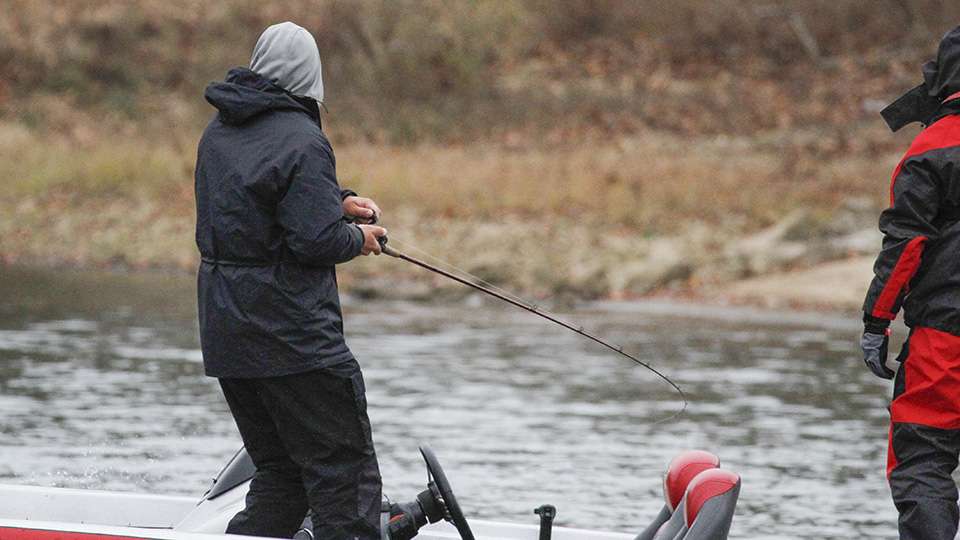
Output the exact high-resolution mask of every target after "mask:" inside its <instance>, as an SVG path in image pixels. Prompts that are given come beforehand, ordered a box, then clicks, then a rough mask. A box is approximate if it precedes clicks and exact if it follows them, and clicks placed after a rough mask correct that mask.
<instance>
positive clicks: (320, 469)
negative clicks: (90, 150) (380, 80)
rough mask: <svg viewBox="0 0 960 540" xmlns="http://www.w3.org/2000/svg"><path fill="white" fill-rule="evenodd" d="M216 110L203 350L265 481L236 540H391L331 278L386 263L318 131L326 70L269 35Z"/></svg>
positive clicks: (207, 179) (297, 39) (378, 231)
mask: <svg viewBox="0 0 960 540" xmlns="http://www.w3.org/2000/svg"><path fill="white" fill-rule="evenodd" d="M205 97H206V99H207V101H209V102H210V104H212V105H213V106H214V107H216V109H217V114H216V116H215V117H214V119H213V120H212V121H211V122H210V124H209V126H208V127H207V129H206V131H205V132H204V134H203V137H202V139H201V141H200V145H199V149H198V154H197V168H196V198H197V246H198V247H199V249H200V255H201V258H202V262H201V263H200V269H199V272H198V278H197V289H198V295H197V296H198V304H199V319H200V340H201V347H202V350H203V361H204V366H205V369H206V373H207V374H208V375H210V376H212V377H217V378H218V379H219V382H220V385H221V388H222V389H223V393H224V397H225V398H226V401H227V404H228V405H229V406H230V411H231V413H232V414H233V417H234V419H235V421H236V424H237V428H238V429H239V431H240V436H241V437H242V439H243V442H244V446H245V447H246V449H247V451H248V453H249V454H250V457H251V458H252V460H253V462H254V465H255V466H256V474H255V476H254V478H253V480H252V482H251V484H250V491H249V493H248V495H247V499H246V508H245V509H244V510H243V511H242V512H240V513H239V514H237V515H236V516H235V517H234V518H233V519H232V520H231V521H230V524H229V526H228V528H227V531H226V532H228V533H232V534H244V535H255V536H271V537H286V538H291V537H292V536H293V535H294V533H295V532H296V530H297V527H298V526H299V525H300V524H301V522H303V520H304V517H305V516H306V514H307V510H308V507H309V509H310V510H312V512H313V515H312V523H313V533H314V535H315V537H316V538H324V539H331V540H338V539H343V540H347V539H350V540H356V539H361V540H374V539H377V540H378V539H379V538H380V521H379V520H380V504H381V501H380V498H381V493H380V490H381V488H380V473H379V468H378V466H377V458H376V454H375V452H374V449H373V440H372V437H371V431H370V422H369V419H368V417H367V409H366V397H365V389H364V383H363V377H362V375H361V373H360V368H359V366H358V364H357V362H356V360H355V359H354V358H353V355H352V354H351V352H350V349H348V348H347V344H346V343H345V341H344V336H343V320H342V316H341V311H340V300H339V297H338V293H337V277H336V270H335V265H337V264H340V263H344V262H347V261H349V260H350V259H353V258H354V257H356V256H357V255H361V254H368V253H379V252H380V248H379V245H378V244H377V237H379V236H383V235H384V234H386V231H385V230H384V229H382V228H380V227H377V226H375V225H354V224H351V223H349V222H348V221H347V219H346V218H347V217H348V216H347V215H345V212H346V213H347V214H349V215H350V217H353V218H361V219H362V218H367V219H369V218H376V217H377V214H378V213H379V209H378V208H377V207H376V204H375V203H373V201H370V200H369V199H362V198H359V197H356V196H355V195H356V194H354V193H353V192H350V191H345V190H342V189H341V188H340V186H339V185H338V184H337V177H336V172H335V161H334V157H333V151H332V150H331V148H330V143H329V142H328V141H327V139H326V137H325V136H324V134H323V132H322V131H321V128H320V116H319V109H318V104H317V102H318V101H319V100H322V99H323V86H322V80H321V78H320V56H319V52H318V51H317V47H316V42H315V41H314V40H313V37H312V36H311V35H310V34H309V33H308V32H307V31H306V30H305V29H303V28H301V27H299V26H297V25H295V24H293V23H281V24H278V25H274V26H271V27H270V28H268V29H267V30H266V31H265V32H264V33H263V35H261V37H260V40H259V41H258V42H257V46H256V48H255V50H254V55H253V59H252V60H251V69H245V68H236V69H233V70H230V72H229V73H228V74H227V77H226V80H225V81H224V82H222V83H212V84H211V85H210V86H209V87H208V88H207V91H206V94H205Z"/></svg>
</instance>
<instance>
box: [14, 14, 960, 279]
mask: <svg viewBox="0 0 960 540" xmlns="http://www.w3.org/2000/svg"><path fill="white" fill-rule="evenodd" d="M958 17H960V7H957V5H956V4H955V3H951V2H943V1H934V0H922V1H920V0H918V1H916V2H899V1H894V0H878V1H877V2H874V3H873V4H871V8H870V9H864V7H863V4H862V3H861V2H856V1H852V0H849V1H848V0H840V1H830V2H828V1H821V0H810V1H809V2H787V1H785V0H784V1H781V0H770V1H765V2H740V1H736V0H722V1H707V0H683V1H678V2H659V1H654V0H600V1H598V0H591V1H586V0H550V1H547V0H544V1H541V0H527V1H519V0H517V1H514V0H476V1H470V2H466V1H464V2H436V1H431V0H398V1H390V2H385V1H382V0H351V1H341V0H323V1H311V2H306V1H304V2H280V1H274V0H268V1H263V0H261V1H258V2H253V1H252V0H238V1H236V2H221V3H209V2H199V1H196V0H175V1H159V0H156V1H154V0H140V1H134V2H131V1H126V0H100V1H96V2H82V3H80V2H52V3H49V4H44V5H43V7H42V8H41V7H40V4H38V3H36V2H31V1H29V0H11V2H9V3H8V5H6V6H5V10H4V15H3V17H0V69H2V70H3V72H4V74H5V77H4V78H3V79H2V80H0V178H2V179H3V182H4V190H3V191H0V260H2V261H6V262H11V263H13V262H17V263H24V262H26V263H34V264H54V265H56V264H71V265H81V266H121V267H127V268H134V269H136V268H146V267H158V268H171V269H182V270H190V269H192V268H193V267H194V265H195V264H196V253H195V248H194V245H193V225H194V223H193V219H194V217H193V193H192V174H193V172H192V171H193V161H194V156H195V147H196V141H197V139H198V138H199V134H200V131H201V130H202V129H203V126H204V124H205V123H206V121H207V119H208V118H209V116H210V114H211V112H212V110H211V109H210V107H209V106H208V105H207V104H206V103H205V102H204V101H203V100H202V98H201V95H202V90H203V87H204V85H205V84H206V83H207V82H208V81H211V80H216V79H219V78H221V77H222V76H223V73H224V72H225V71H226V69H228V68H229V67H231V66H234V65H243V64H245V63H246V62H247V55H248V53H249V50H250V48H251V47H252V45H253V42H254V41H255V39H256V36H257V35H258V34H259V32H260V31H261V30H262V28H263V27H264V26H266V25H267V24H269V23H272V22H276V21H280V20H284V19H292V20H295V21H297V22H299V23H300V24H302V25H304V26H306V27H307V28H309V29H310V30H311V31H313V33H314V34H315V35H316V36H317V40H318V43H319V46H320V49H321V51H322V54H323V56H324V71H325V79H326V83H327V84H326V86H327V95H328V102H327V106H328V107H329V109H330V113H329V114H328V115H327V118H326V121H325V130H326V131H327V132H328V134H329V135H330V137H331V139H332V140H333V143H334V147H335V149H336V151H337V155H338V165H339V167H340V169H339V175H340V178H341V182H342V184H344V185H345V186H349V187H351V188H354V189H356V190H358V191H360V192H362V193H363V194H366V195H369V196H372V197H374V198H375V199H377V200H378V202H379V203H380V204H381V206H382V207H383V208H384V209H385V210H386V212H387V214H386V222H387V223H386V224H387V225H388V226H389V227H390V230H391V234H392V236H393V237H394V238H395V239H396V240H398V241H401V242H402V241H406V242H407V243H409V244H410V245H413V246H418V247H420V248H423V249H424V250H426V251H429V252H431V253H434V254H437V255H440V256H442V257H443V258H444V259H447V260H450V261H451V262H453V263H454V264H456V265H457V266H460V267H463V268H465V269H467V270H470V271H471V272H474V273H477V274H480V275H482V276H483V277H485V278H487V279H489V280H491V281H494V282H497V283H501V284H505V285H507V286H509V287H511V288H514V289H518V290H522V291H524V292H527V293H532V294H535V295H540V296H546V295H550V294H556V293H570V294H574V295H577V296H581V297H596V296H613V297H625V296H631V295H638V294H647V293H650V292H651V291H664V290H666V291H690V290H694V291H695V290H698V289H702V288H705V287H707V286H712V285H713V284H716V283H725V282H729V281H731V280H735V279H740V278H743V277H749V276H753V275H757V274H764V273H768V272H774V271H778V270H783V269H790V268H797V267H803V266H804V265H810V264H814V263H816V262H819V261H823V260H832V259H838V258H845V257H848V256H853V255H858V254H862V253H864V252H865V251H867V250H868V249H875V247H876V246H875V245H872V244H871V245H870V246H869V248H868V249H867V248H864V247H863V245H862V243H861V244H857V243H856V242H853V243H851V241H848V240H849V239H847V238H846V237H847V236H848V235H851V234H855V233H857V232H858V231H862V230H865V229H868V228H873V227H875V219H876V212H877V211H878V210H879V209H880V208H881V207H882V206H883V204H884V196H885V192H886V187H885V184H886V182H887V178H888V176H889V171H890V169H891V168H892V166H893V165H894V164H895V163H896V161H897V154H898V153H899V152H901V151H902V149H903V147H905V145H906V142H907V141H908V140H909V138H910V136H911V131H910V130H904V132H902V133H900V134H898V135H897V136H891V135H890V134H889V133H887V132H886V131H885V128H884V127H883V126H882V124H881V122H880V121H879V119H878V117H877V114H876V113H877V110H878V106H879V105H881V104H883V103H885V102H886V101H887V100H889V99H891V98H892V97H894V96H896V95H897V93H898V92H900V91H902V90H904V89H906V88H909V87H911V86H913V85H914V84H915V83H916V81H917V80H918V79H919V67H918V66H919V65H920V63H921V62H922V61H923V60H925V59H926V58H927V57H928V56H929V54H930V52H931V51H932V50H933V48H934V45H935V42H936V39H937V38H938V37H939V36H940V35H941V34H942V33H943V32H944V31H945V30H946V29H948V28H949V27H951V26H952V22H951V21H955V20H957V19H958ZM851 246H853V247H851ZM343 279H344V281H345V282H346V285H347V286H348V287H352V288H353V289H354V290H356V291H362V290H365V289H377V288H379V289H381V290H383V289H385V288H386V287H383V285H384V284H385V283H390V282H392V281H393V280H397V279H399V280H404V281H408V282H410V283H413V285H412V289H411V290H414V291H415V290H417V287H421V288H423V286H424V285H425V284H431V283H432V281H431V279H432V278H429V277H427V276H423V275H422V274H420V273H419V272H417V271H416V270H415V269H413V268H409V267H403V266H402V265H397V264H390V263H388V262H385V261H383V260H375V259H371V260H363V261H361V262H358V263H356V264H354V265H352V266H351V267H350V270H348V271H344V272H343ZM423 290H426V289H423Z"/></svg>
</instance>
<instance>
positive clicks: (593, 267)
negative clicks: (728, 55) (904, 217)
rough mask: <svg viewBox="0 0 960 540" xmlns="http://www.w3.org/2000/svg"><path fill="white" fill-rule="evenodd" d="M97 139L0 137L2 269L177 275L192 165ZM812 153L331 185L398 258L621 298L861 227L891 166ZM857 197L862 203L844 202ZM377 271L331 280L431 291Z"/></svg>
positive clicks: (182, 153)
mask: <svg viewBox="0 0 960 540" xmlns="http://www.w3.org/2000/svg"><path fill="white" fill-rule="evenodd" d="M868 136H870V135H869V134H868V133H865V134H864V137H868ZM103 137H104V138H102V139H101V138H100V137H95V138H94V139H95V142H94V143H91V144H89V145H87V144H78V143H76V142H73V141H72V140H71V139H69V138H63V139H57V138H55V137H47V136H43V137H41V136H38V135H36V134H35V133H34V132H32V131H31V130H30V129H28V128H24V127H19V128H15V127H11V126H9V125H8V126H6V127H5V128H4V129H3V130H0V155H3V156H8V157H9V159H3V160H0V176H2V177H4V178H8V179H11V180H10V181H9V182H8V183H7V188H8V189H7V190H6V191H5V192H4V194H3V195H0V215H2V216H3V218H2V219H0V254H2V256H3V258H4V260H5V261H6V262H8V263H13V262H16V263H40V264H71V265H82V266H121V267H128V268H133V269H136V268H148V267H150V268H152V267H159V268H171V269H180V270H184V271H189V270H192V269H193V268H194V266H195V264H196V259H197V255H196V250H195V246H194V244H193V226H194V214H193V211H194V210H193V204H194V203H193V192H192V168H193V152H192V150H191V151H188V150H185V149H184V148H181V147H179V146H178V145H177V144H175V143H169V142H166V143H165V142H164V141H162V140H146V139H137V138H133V139H131V138H129V137H125V138H123V137H113V136H109V135H103ZM810 140H820V139H819V138H818V136H817V134H816V133H809V134H802V133H790V134H788V135H776V134H769V135H767V136H766V137H754V138H746V137H742V138H729V137H700V138H697V139H692V140H691V139H689V138H681V137H678V136H674V135H664V134H650V135H648V136H642V137H632V138H627V137H624V138H621V139H619V140H616V141H609V142H604V143H594V144H591V145H588V146H575V145H561V146H554V147H547V146H544V147H531V148H510V147H505V146H498V145H495V144H488V145H461V146H453V145H437V144H420V145H416V146H406V147H395V146H384V145H372V144H369V143H352V144H343V145H340V146H339V147H338V148H337V156H338V164H339V167H340V169H339V175H340V178H341V182H342V183H343V185H345V186H349V187H351V188H354V189H356V190H357V191H359V192H361V193H363V194H365V195H369V196H372V197H374V198H375V199H377V200H378V202H379V203H380V204H381V206H382V207H383V208H384V209H385V212H386V216H385V224H386V225H387V226H388V227H389V228H390V231H391V235H392V236H393V237H394V238H395V239H396V240H397V241H398V242H402V244H398V245H400V246H401V247H406V246H415V247H418V248H420V249H423V250H425V251H427V252H430V253H432V254H435V255H438V256H441V257H442V258H444V259H446V260H448V261H450V262H452V263H453V264H455V265H457V266H459V267H462V268H464V269H466V270H469V271H470V272H473V273H476V274H478V275H481V276H482V277H484V278H485V279H488V280H490V281H493V282H496V283H500V284H503V285H506V286H508V287H511V288H515V289H518V290H522V291H524V292H528V293H532V294H536V295H550V294H557V293H571V294H576V295H578V296H584V297H597V296H615V297H623V296H631V295H636V294H644V293H647V292H650V291H651V290H658V289H659V290H662V289H664V288H667V289H671V288H672V289H679V290H688V289H695V288H696V287H698V286H701V285H704V284H712V283H716V282H723V281H727V280H730V279H736V278H740V277H744V276H747V275H750V274H752V273H755V272H756V271H757V270H756V269H751V268H750V267H744V266H743V265H742V264H741V263H740V258H739V257H738V256H736V255H731V254H730V249H731V246H733V245H735V244H736V243H737V242H738V241H740V239H741V238H743V237H746V236H749V235H750V234H753V233H756V232H757V231H760V230H763V229H765V228H767V227H771V226H776V225H777V224H778V223H779V222H781V221H782V220H783V219H784V218H785V217H786V216H791V215H795V213H796V210H797V209H804V216H803V218H802V224H801V225H800V226H796V227H793V228H792V229H791V232H789V233H788V234H789V235H792V236H791V238H789V239H791V240H798V241H810V242H817V241H820V240H822V239H824V238H830V237H835V236H838V235H843V234H847V233H849V232H853V231H856V230H859V229H860V228H863V227H869V226H871V224H872V221H873V219H874V212H875V211H876V209H878V208H879V207H881V206H882V205H883V197H884V191H885V190H884V187H883V186H884V182H885V178H886V176H887V174H888V169H889V167H890V165H891V164H892V163H894V162H895V161H896V155H895V154H890V155H886V156H883V157H882V159H875V158H874V157H873V156H871V155H860V156H856V155H855V156H846V155H839V154H838V155H836V156H834V157H826V158H824V157H823V156H819V155H811V153H810V150H809V149H808V148H807V146H808V145H809V144H810V143H809V141H810ZM186 144H187V142H186V141H185V142H183V143H182V145H186ZM857 193H864V194H870V195H869V196H861V197H859V198H858V197H852V196H851V195H852V194H857ZM851 199H853V201H854V202H855V204H852V203H851ZM834 255H835V256H836V255H837V254H834ZM840 255H842V254H840ZM811 262H816V261H815V260H813V261H811ZM388 264H389V263H386V262H385V261H383V260H381V259H372V258H371V259H370V260H363V261H361V262H360V263H358V264H354V265H352V266H351V267H350V269H349V270H345V271H344V272H343V279H344V280H345V282H346V284H347V286H348V287H354V288H356V289H358V290H360V289H363V290H367V289H376V288H377V287H382V286H383V285H384V284H385V282H386V281H388V280H390V279H399V280H403V281H408V280H412V281H416V282H419V283H420V284H421V285H422V284H425V283H430V282H431V279H432V278H429V277H428V276H426V275H423V274H421V273H420V272H419V271H417V270H416V269H414V268H412V267H406V266H403V265H399V264H396V263H394V264H389V266H388ZM796 264H802V263H798V262H797V261H785V262H783V263H782V264H781V263H777V264H776V265H774V266H773V267H771V268H769V269H768V270H777V269H782V268H784V267H790V266H791V265H796ZM438 284H442V282H440V283H438ZM372 292H373V291H372ZM414 292H415V291H414Z"/></svg>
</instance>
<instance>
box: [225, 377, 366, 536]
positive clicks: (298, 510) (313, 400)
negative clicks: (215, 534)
mask: <svg viewBox="0 0 960 540" xmlns="http://www.w3.org/2000/svg"><path fill="white" fill-rule="evenodd" d="M219 381H220V387H221V388H222V389H223V394H224V396H225V397H226V399H227V404H228V405H229V406H230V412H231V413H233V418H234V420H235V421H236V423H237V428H239V430H240V436H241V437H242V439H243V444H244V445H245V446H246V449H247V452H249V454H250V457H251V458H252V459H253V463H254V465H256V467H257V472H256V474H255V475H254V477H253V481H252V482H251V484H250V492H249V493H248V494H247V499H246V508H245V509H244V510H243V511H242V512H240V513H238V514H237V515H236V516H235V517H234V518H233V519H232V520H231V521H230V524H229V526H228V527H227V531H226V532H227V533H230V534H242V535H248V536H269V537H277V538H291V537H293V535H294V533H295V532H296V531H297V528H298V527H299V525H300V524H301V523H302V522H303V518H304V516H306V514H307V509H308V507H309V509H311V510H312V511H313V531H314V536H315V537H316V538H317V539H322V540H380V496H381V494H380V492H381V482H380V469H379V467H378V465H377V456H376V454H375V453H374V449H373V439H372V438H371V434H370V421H369V419H368V418H367V402H366V397H365V389H364V385H363V376H362V375H361V373H360V366H359V365H358V364H357V361H356V360H353V359H351V360H349V361H347V362H343V363H340V364H337V365H335V366H331V367H328V368H323V369H318V370H315V371H309V372H306V373H297V374H293V375H284V376H281V377H269V378H261V379H226V378H225V379H219Z"/></svg>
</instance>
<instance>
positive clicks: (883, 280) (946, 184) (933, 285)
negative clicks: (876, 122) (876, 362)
mask: <svg viewBox="0 0 960 540" xmlns="http://www.w3.org/2000/svg"><path fill="white" fill-rule="evenodd" d="M924 75H925V79H926V83H925V84H926V86H927V87H928V88H931V89H933V90H932V91H931V93H932V94H933V95H934V96H936V97H937V99H939V103H940V104H939V105H938V106H936V107H935V109H934V113H933V114H932V116H928V117H927V118H924V119H923V122H924V123H926V124H927V127H926V128H925V129H924V130H923V131H921V132H920V134H919V135H917V137H916V138H915V139H914V140H913V143H912V144H911V146H910V149H909V150H908V151H907V153H906V155H904V157H903V159H902V160H901V161H900V164H899V165H897V167H896V169H895V170H894V173H893V179H892V181H891V186H890V208H888V209H887V210H885V211H884V212H883V213H882V214H881V216H880V230H881V231H882V232H883V249H882V250H881V251H880V255H879V256H878V257H877V261H876V263H875V265H874V274H875V277H874V279H873V282H872V283H871V284H870V289H869V291H868V292H867V297H866V300H865V301H864V304H863V310H864V320H865V321H866V322H867V323H868V325H869V324H873V325H885V324H886V323H887V322H888V321H890V320H892V319H894V318H896V316H897V313H898V312H899V311H900V309H901V307H902V308H903V311H904V322H905V323H906V324H907V325H908V326H910V327H914V326H923V327H928V328H934V329H937V330H941V331H944V332H947V333H950V334H953V335H960V28H958V29H955V30H953V31H951V32H949V33H948V34H947V35H946V36H945V37H944V39H943V41H942V42H941V44H940V49H939V52H938V55H937V59H936V60H935V61H933V62H930V63H928V64H927V65H926V66H925V67H924ZM922 109H923V107H919V108H918V111H919V112H921V113H922V112H923V111H922ZM916 118H919V116H916Z"/></svg>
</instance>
